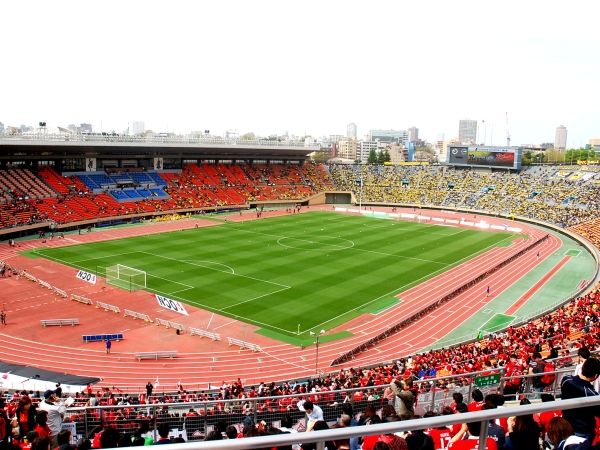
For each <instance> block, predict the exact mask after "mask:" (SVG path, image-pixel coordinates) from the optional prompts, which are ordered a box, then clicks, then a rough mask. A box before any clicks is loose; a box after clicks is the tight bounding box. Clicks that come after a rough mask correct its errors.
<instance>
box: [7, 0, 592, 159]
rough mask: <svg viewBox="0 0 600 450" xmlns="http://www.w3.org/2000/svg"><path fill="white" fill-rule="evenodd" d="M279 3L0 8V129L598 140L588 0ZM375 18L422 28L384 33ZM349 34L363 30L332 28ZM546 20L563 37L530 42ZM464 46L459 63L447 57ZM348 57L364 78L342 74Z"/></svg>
mask: <svg viewBox="0 0 600 450" xmlns="http://www.w3.org/2000/svg"><path fill="white" fill-rule="evenodd" d="M276 5H279V4H275V3H273V2H269V1H258V2H255V3H252V4H247V3H244V2H235V1H232V2H229V3H227V4H223V3H219V2H212V1H207V2H202V4H195V3H189V4H188V3H177V2H175V3H173V4H169V8H165V7H164V5H163V4H161V3H153V2H144V3H142V2H138V1H131V2H126V3H122V2H115V1H110V0H109V1H107V2H104V3H103V4H102V8H99V7H98V6H97V5H94V4H85V3H84V4H81V3H76V2H71V1H65V2H61V7H59V8H57V7H56V5H52V4H47V3H46V2H41V1H32V2H30V4H29V7H28V13H27V14H22V11H21V7H20V6H19V4H7V5H6V6H5V7H4V8H3V12H4V13H5V14H6V16H7V17H8V16H10V17H11V20H10V21H6V24H5V25H4V26H3V27H2V29H0V37H1V38H4V42H15V43H18V48H17V49H16V50H14V51H11V52H10V59H7V60H6V61H7V70H6V71H4V72H3V74H2V76H1V77H0V89H2V93H3V101H2V103H1V106H0V122H3V123H4V125H5V126H8V125H10V126H17V127H18V126H20V125H21V124H26V125H34V126H35V125H36V124H37V123H38V122H39V121H45V122H47V124H48V126H51V125H54V126H56V125H58V126H63V127H66V126H68V125H69V124H80V123H83V122H85V123H92V124H94V126H95V128H96V131H109V130H115V131H117V132H123V131H125V130H126V128H127V124H128V123H130V122H131V120H132V118H135V119H136V120H140V121H143V122H144V123H145V129H146V130H149V129H151V130H153V131H155V132H166V131H170V132H175V133H177V134H188V133H190V132H191V130H211V133H214V134H219V135H220V134H222V133H223V132H224V131H226V130H229V129H235V130H237V131H238V132H239V134H240V135H243V134H244V133H246V132H254V133H257V134H260V135H263V136H268V135H271V134H281V133H282V132H283V131H284V130H288V131H289V134H294V135H297V136H302V135H304V134H308V135H311V136H313V137H318V136H323V135H329V134H340V135H345V134H346V132H345V131H346V130H347V125H348V124H349V123H355V124H356V125H357V127H358V130H359V132H358V136H359V137H361V136H364V135H365V134H367V133H368V130H371V129H402V130H406V129H408V128H409V127H411V126H416V127H418V128H419V137H420V138H421V139H423V140H426V141H428V142H431V143H433V142H435V141H436V136H437V135H438V134H442V133H443V134H444V135H445V136H446V139H448V140H450V139H454V138H456V137H458V121H459V120H461V119H464V118H474V119H476V120H478V123H479V124H480V126H484V127H486V130H485V134H486V136H487V143H488V144H490V143H493V144H494V145H504V144H505V143H506V129H507V125H506V113H507V112H508V120H509V123H508V129H509V132H510V135H511V138H512V139H511V141H512V144H513V145H522V144H537V143H542V142H552V141H553V138H554V134H555V130H556V127H557V126H559V125H561V124H562V125H565V126H566V127H567V128H568V130H569V132H568V141H567V144H566V145H567V147H568V148H571V147H573V146H575V147H579V146H580V145H582V144H584V145H585V143H586V142H588V141H589V140H590V139H595V138H599V137H600V126H599V124H600V106H599V105H600V101H599V100H600V86H599V85H598V83H597V82H596V78H597V73H600V70H599V69H600V62H598V61H597V60H596V58H594V57H593V55H594V54H596V53H597V51H598V49H599V48H600V36H598V35H597V33H595V32H594V29H593V27H585V26H582V25H581V21H582V20H583V18H585V17H586V16H587V14H589V11H590V10H591V9H593V7H595V5H596V4H595V3H594V2H592V1H582V2H578V3H576V4H569V5H565V6H564V7H562V8H554V7H552V5H549V4H548V3H544V2H538V1H532V2H527V3H525V4H523V3H517V2H510V1H509V2H508V3H506V2H504V3H502V4H497V5H496V4H481V3H479V2H475V1H473V2H471V1H465V2H464V3H462V4H461V8H456V5H452V4H447V3H445V2H441V1H440V2H433V3H432V4H431V5H422V4H394V3H390V2H387V3H383V2H382V3H381V4H380V5H379V7H377V6H378V5H375V4H364V3H359V2H357V3H351V4H350V5H348V4H347V3H343V4H342V3H341V2H337V1H332V2H327V3H318V2H311V1H308V2H303V3H297V2H289V3H286V4H285V7H275V6H276ZM342 6H343V7H342ZM432 6H433V7H432ZM517 7H518V10H519V14H514V10H515V9H516V8H517ZM382 9H383V10H384V11H385V16H386V17H418V18H419V20H405V21H400V22H398V23H396V22H394V23H393V24H392V25H390V24H388V23H384V22H382V20H381V11H382ZM207 18H210V20H208V19H207ZM353 22H356V23H360V24H361V26H362V27H363V28H364V29H363V30H362V31H361V33H354V34H352V33H345V34H341V35H340V34H339V33H338V31H336V27H335V26H331V25H330V24H331V23H353ZM532 23H535V24H538V26H532ZM57 24H60V26H58V25H57ZM548 24H550V25H551V24H560V27H559V28H558V31H557V32H554V31H553V32H550V31H548V32H544V33H540V27H542V28H543V27H544V26H546V25H548ZM550 28H551V27H550ZM107 30H110V32H108V31H107ZM315 31H316V32H315ZM555 31H556V30H555ZM133 42H135V45H131V44H132V43H133ZM464 45H468V48H469V52H470V54H471V55H472V58H471V60H469V61H467V62H465V61H462V60H458V59H457V57H456V54H457V51H459V50H460V49H461V48H463V47H464ZM403 48H405V49H406V48H410V52H411V54H412V55H418V56H419V63H418V64H410V65H407V64H406V62H405V61H404V59H403V58H404V57H403V50H402V49H403ZM57 49H61V50H65V51H64V52H59V53H57ZM390 55H396V56H395V57H390ZM346 61H348V62H349V61H355V62H359V61H360V62H361V64H366V66H365V67H362V68H361V70H356V71H345V70H343V69H342V66H343V64H342V63H343V62H346ZM483 120H485V125H482V123H483V122H482V121H483ZM492 137H493V141H491V138H492Z"/></svg>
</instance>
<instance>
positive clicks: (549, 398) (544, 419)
mask: <svg viewBox="0 0 600 450" xmlns="http://www.w3.org/2000/svg"><path fill="white" fill-rule="evenodd" d="M541 399H542V403H545V402H553V401H554V396H553V395H552V394H548V393H546V392H545V393H543V394H542V395H541ZM555 417H562V411H561V410H560V409H557V410H555V411H546V412H543V413H541V414H540V428H541V429H542V433H545V432H547V431H548V423H549V422H550V421H551V420H552V419H553V418H555Z"/></svg>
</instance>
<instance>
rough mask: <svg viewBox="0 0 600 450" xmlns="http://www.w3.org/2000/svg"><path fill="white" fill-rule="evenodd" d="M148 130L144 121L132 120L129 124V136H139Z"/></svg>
mask: <svg viewBox="0 0 600 450" xmlns="http://www.w3.org/2000/svg"><path fill="white" fill-rule="evenodd" d="M144 131H146V128H145V127H144V122H140V121H136V120H132V121H131V122H130V124H129V136H138V135H140V134H142V133H143V132H144Z"/></svg>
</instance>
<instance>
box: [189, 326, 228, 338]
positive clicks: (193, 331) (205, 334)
mask: <svg viewBox="0 0 600 450" xmlns="http://www.w3.org/2000/svg"><path fill="white" fill-rule="evenodd" d="M190 334H191V335H192V336H193V335H195V334H197V335H198V336H200V337H201V338H203V337H207V338H211V339H212V340H213V341H220V340H221V335H220V334H218V333H211V332H210V331H204V330H201V329H200V328H192V327H190Z"/></svg>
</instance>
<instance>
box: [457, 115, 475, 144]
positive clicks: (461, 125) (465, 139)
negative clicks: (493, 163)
mask: <svg viewBox="0 0 600 450" xmlns="http://www.w3.org/2000/svg"><path fill="white" fill-rule="evenodd" d="M476 139H477V121H476V120H471V119H464V120H459V121H458V140H459V141H460V142H462V143H465V144H470V143H473V144H475V140H476Z"/></svg>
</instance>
